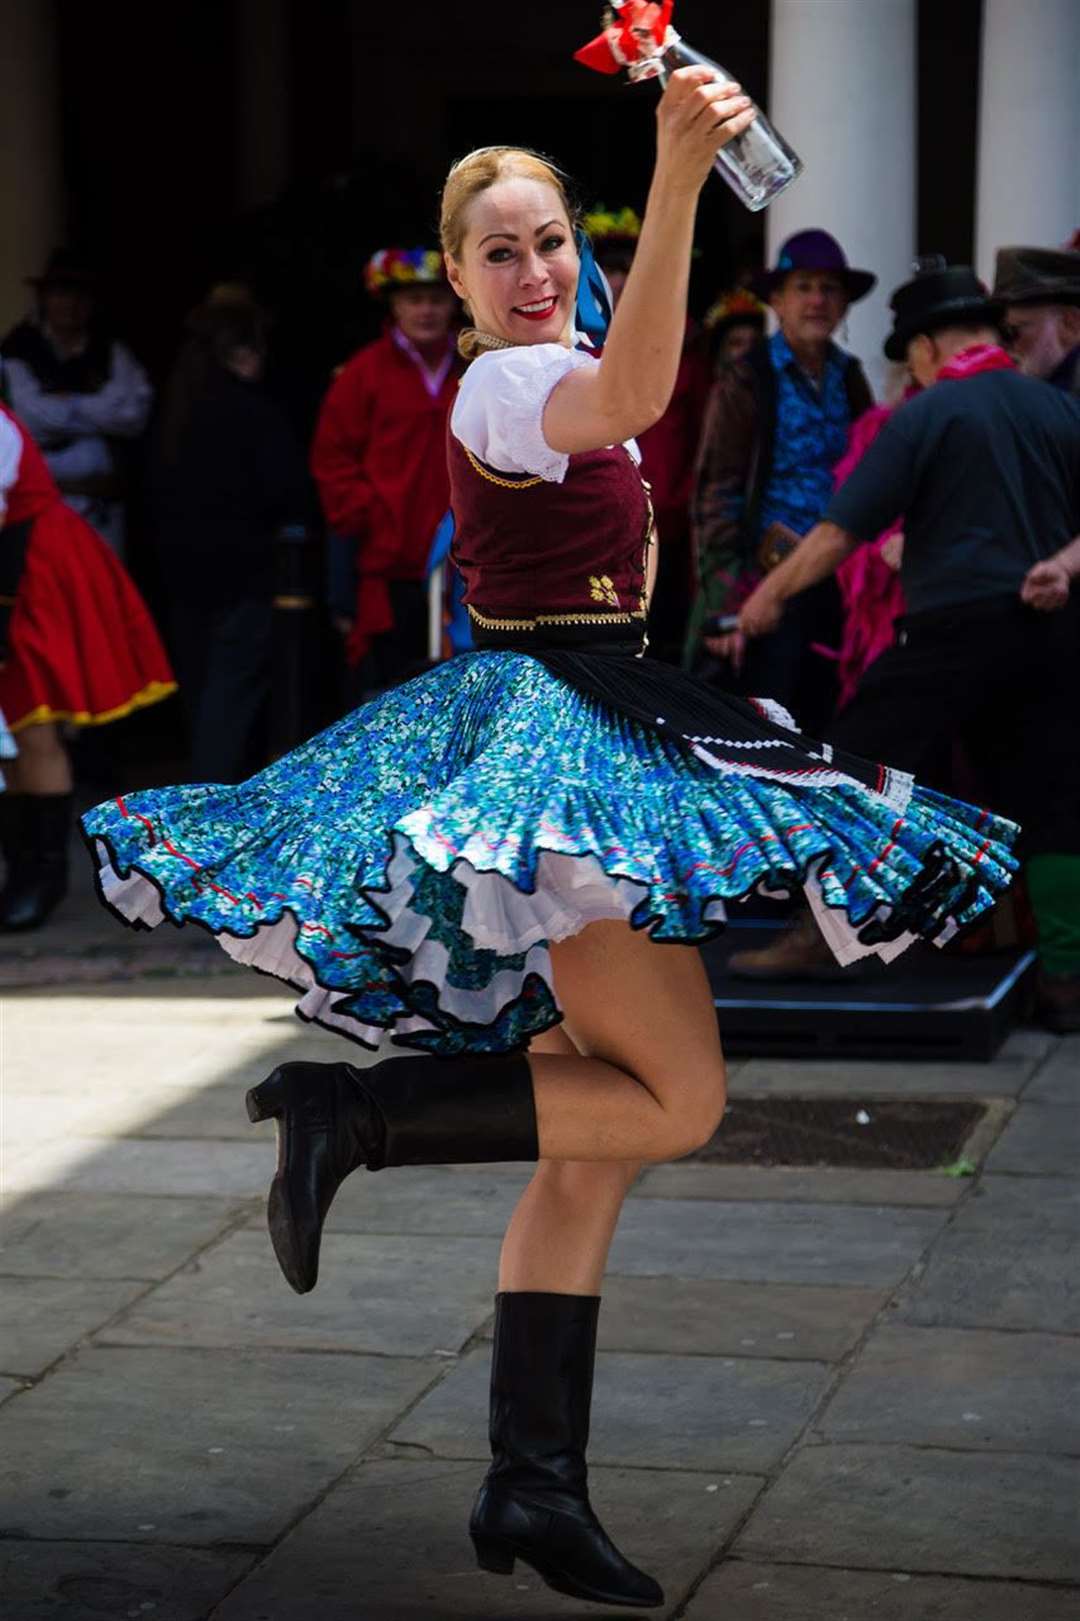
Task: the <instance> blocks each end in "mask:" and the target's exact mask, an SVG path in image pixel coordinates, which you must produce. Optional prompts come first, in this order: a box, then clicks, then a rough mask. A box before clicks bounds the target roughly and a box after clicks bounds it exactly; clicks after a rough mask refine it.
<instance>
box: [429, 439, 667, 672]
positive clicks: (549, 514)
mask: <svg viewBox="0 0 1080 1621" xmlns="http://www.w3.org/2000/svg"><path fill="white" fill-rule="evenodd" d="M448 459H449V464H450V501H451V505H452V507H453V511H454V543H453V548H452V555H453V559H454V562H455V563H456V565H457V567H458V569H459V571H460V573H461V575H462V578H463V579H464V581H465V602H466V604H467V606H468V609H469V616H470V619H471V620H472V624H473V629H474V632H475V633H476V639H477V642H478V644H481V645H483V644H484V643H488V644H490V643H491V642H492V641H494V640H496V639H498V638H499V636H500V634H502V633H508V634H512V635H514V636H515V637H518V636H520V635H521V634H525V635H528V634H529V633H531V632H540V633H543V634H546V635H548V636H550V635H552V634H555V635H556V637H557V639H560V640H561V639H567V638H565V637H562V636H560V635H558V633H559V632H560V631H561V630H566V631H568V632H571V633H573V632H575V631H580V632H581V634H582V635H593V634H594V633H597V632H598V633H599V634H600V635H603V634H605V633H607V634H622V635H623V636H624V637H626V638H631V637H634V636H635V635H638V634H639V633H640V632H641V631H643V629H644V623H645V607H646V604H645V568H646V557H647V553H648V545H649V541H650V536H651V530H652V508H651V505H650V502H649V496H648V490H647V487H646V486H645V485H644V484H643V482H642V478H641V474H640V472H639V471H638V468H637V465H636V464H635V462H634V459H633V457H632V456H631V455H630V453H629V452H628V451H627V450H625V449H624V448H623V447H622V446H621V445H618V446H614V447H613V448H611V449H608V450H590V451H585V452H583V453H582V454H580V455H574V456H571V457H570V465H569V467H568V468H567V472H566V477H565V479H564V480H563V482H562V483H561V484H554V483H551V482H550V481H548V480H546V479H542V478H533V477H529V476H528V475H521V474H510V473H500V472H497V471H496V470H495V469H494V468H490V467H487V466H485V465H484V463H483V462H481V461H479V460H478V459H477V458H476V457H475V456H474V455H473V454H472V453H471V451H469V450H467V449H466V447H465V446H464V445H463V444H462V443H461V441H460V440H459V439H457V438H456V437H455V436H454V435H453V434H452V433H451V434H450V435H449V449H448ZM620 627H621V631H620Z"/></svg>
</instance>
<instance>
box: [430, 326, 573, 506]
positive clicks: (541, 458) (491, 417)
mask: <svg viewBox="0 0 1080 1621" xmlns="http://www.w3.org/2000/svg"><path fill="white" fill-rule="evenodd" d="M598 364H599V362H598V361H597V360H596V359H594V357H593V356H592V355H587V354H583V353H582V351H581V350H580V349H566V348H564V347H563V345H562V344H561V343H537V344H532V345H527V346H523V347H520V348H514V349H493V350H491V351H490V352H489V353H487V354H484V355H480V356H479V357H478V358H477V359H476V360H474V361H473V363H472V365H471V366H470V367H469V369H468V371H467V372H466V373H465V375H464V377H463V378H462V379H461V385H460V387H459V389H458V395H457V399H456V400H455V402H454V409H453V413H452V415H451V418H450V431H451V432H452V433H453V435H454V437H455V438H456V439H459V440H460V441H461V443H462V444H463V445H464V446H465V448H466V449H467V450H471V451H472V453H473V455H474V456H476V457H478V459H479V460H480V461H482V462H484V463H486V465H487V466H488V467H493V468H495V470H496V471H497V472H500V473H532V474H534V475H536V476H537V477H539V478H542V479H546V480H547V482H548V483H549V484H561V483H562V481H563V479H564V478H565V477H566V469H567V466H568V465H569V462H570V458H569V456H567V455H565V454H564V453H563V452H562V451H559V450H552V448H551V446H550V445H549V444H548V443H547V441H546V440H545V438H544V435H543V431H542V428H541V421H542V419H543V415H544V407H545V405H546V404H547V402H548V396H549V394H550V393H551V391H552V389H553V388H554V387H555V384H556V383H558V382H560V381H561V380H562V379H563V378H564V377H565V376H566V375H567V373H568V372H571V371H577V370H579V369H580V368H582V367H585V366H596V365H598Z"/></svg>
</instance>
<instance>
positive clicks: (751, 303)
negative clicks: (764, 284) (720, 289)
mask: <svg viewBox="0 0 1080 1621" xmlns="http://www.w3.org/2000/svg"><path fill="white" fill-rule="evenodd" d="M768 313H769V312H768V309H767V308H766V306H765V305H764V304H763V303H762V302H761V300H760V298H755V297H754V295H753V293H751V292H749V291H748V290H747V288H745V287H734V288H732V290H731V292H729V293H721V295H720V297H719V298H718V299H717V300H716V303H715V304H713V305H712V306H711V307H710V308H709V309H708V310H707V311H706V314H705V322H704V325H705V329H706V331H707V332H714V333H720V332H723V331H724V329H725V328H726V327H729V326H758V327H760V328H761V329H762V331H764V330H765V321H766V318H767V316H768Z"/></svg>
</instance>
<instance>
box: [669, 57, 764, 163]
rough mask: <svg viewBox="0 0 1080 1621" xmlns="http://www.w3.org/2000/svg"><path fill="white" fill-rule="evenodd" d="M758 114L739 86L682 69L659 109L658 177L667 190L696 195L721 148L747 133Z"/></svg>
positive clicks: (699, 70)
mask: <svg viewBox="0 0 1080 1621" xmlns="http://www.w3.org/2000/svg"><path fill="white" fill-rule="evenodd" d="M756 117H757V108H756V107H755V106H754V104H753V102H752V101H751V100H750V97H749V96H744V95H743V94H742V92H741V90H740V88H739V86H738V85H737V84H725V83H723V82H720V81H718V80H717V78H716V76H715V74H713V73H711V72H710V71H709V69H708V68H704V67H689V68H677V69H676V71H675V72H674V73H673V74H672V75H671V78H670V79H669V80H668V84H667V88H666V90H665V91H664V94H663V95H662V96H661V98H660V103H659V106H658V107H657V109H656V123H657V131H656V171H657V178H658V179H660V178H661V177H662V180H663V184H665V185H667V186H678V185H682V186H683V187H684V188H685V189H686V190H687V191H690V192H694V193H697V192H698V191H700V190H701V188H702V186H703V185H704V184H705V181H706V178H707V177H708V174H709V172H710V170H711V169H712V166H713V160H714V158H715V157H716V154H717V151H718V150H719V148H720V147H722V146H726V145H727V143H728V142H729V141H733V140H734V139H735V137H736V136H737V135H741V134H742V132H743V130H745V129H748V128H749V126H750V125H751V124H752V123H753V121H754V119H755V118H756Z"/></svg>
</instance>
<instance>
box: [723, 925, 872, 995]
mask: <svg viewBox="0 0 1080 1621" xmlns="http://www.w3.org/2000/svg"><path fill="white" fill-rule="evenodd" d="M727 971H728V973H729V974H733V975H734V976H735V978H736V979H814V980H838V979H849V978H851V977H852V974H851V970H850V969H849V968H843V967H841V965H840V964H839V963H838V962H837V960H836V958H835V957H834V956H833V954H832V952H831V951H830V950H829V947H828V946H827V945H826V944H825V941H824V939H823V937H822V935H821V933H820V932H819V930H818V926H817V924H816V923H815V922H814V919H813V915H812V914H811V913H810V912H803V913H802V914H801V915H800V916H799V917H798V918H797V919H796V921H795V924H794V926H793V927H792V928H790V929H780V930H778V931H777V935H776V938H775V940H773V942H772V944H771V945H767V946H762V947H761V948H760V949H759V950H756V951H734V952H732V954H731V956H730V957H729V958H728V960H727Z"/></svg>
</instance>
